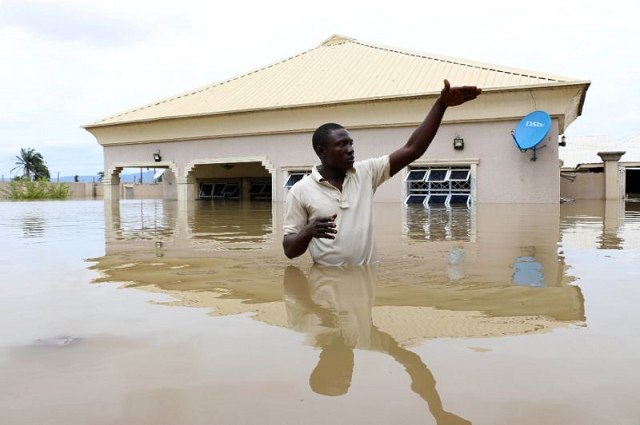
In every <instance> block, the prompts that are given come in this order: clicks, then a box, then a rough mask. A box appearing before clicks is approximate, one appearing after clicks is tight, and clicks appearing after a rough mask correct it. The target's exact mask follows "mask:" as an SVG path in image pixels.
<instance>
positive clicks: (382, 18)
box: [0, 0, 640, 179]
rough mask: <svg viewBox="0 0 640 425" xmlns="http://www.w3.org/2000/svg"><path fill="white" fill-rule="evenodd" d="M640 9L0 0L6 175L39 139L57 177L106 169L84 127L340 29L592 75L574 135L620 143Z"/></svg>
mask: <svg viewBox="0 0 640 425" xmlns="http://www.w3.org/2000/svg"><path fill="white" fill-rule="evenodd" d="M639 15H640V2H638V1H637V0H635V1H626V0H610V1H607V2H602V1H600V2H585V1H583V0H581V1H574V0H568V1H567V0H565V1H548V0H540V1H536V2H517V1H514V0H509V1H503V0H499V1H488V2H478V1H467V0H464V1H451V2H428V1H421V2H414V1H404V0H396V1H393V2H379V4H378V3H374V2H370V1H367V2H364V1H352V2H349V1H344V0H342V1H333V0H326V1H322V2H320V3H317V4H316V3H313V2H311V3H308V4H307V3H306V2H301V1H281V0H272V1H269V2H250V3H249V2H244V1H234V2H212V1H206V2H205V1H196V0H181V1H179V2H176V1H174V0H172V1H163V0H155V1H146V0H144V1H137V0H126V1H123V0H110V1H108V2H106V1H102V0H101V1H93V0H51V1H46V0H0V40H1V41H0V174H2V175H4V178H5V179H7V178H8V177H9V176H10V175H15V174H16V171H14V172H13V173H12V172H11V169H12V168H13V167H14V166H15V156H16V155H18V154H19V152H20V148H33V149H35V150H36V151H38V152H40V153H41V154H42V155H43V156H44V158H45V160H46V162H47V165H48V167H49V170H50V171H51V175H52V177H53V178H54V179H55V176H56V175H57V173H60V175H61V176H66V175H75V174H78V175H95V174H97V173H98V172H99V171H102V169H103V160H102V148H101V147H100V145H98V143H97V142H96V140H95V138H94V137H93V136H92V135H91V134H90V133H88V132H87V131H85V130H84V129H82V128H81V126H82V125H84V124H88V123H90V122H93V121H96V120H98V119H101V118H104V117H107V116H110V115H113V114H115V113H117V112H121V111H124V110H128V109H132V108H135V107H137V106H141V105H143V104H146V103H150V102H152V101H156V100H159V99H163V98H166V97H169V96H172V95H174V94H178V93H181V92H184V91H188V90H191V89H195V88H197V87H201V86H205V85H208V84H211V83H214V82H217V81H220V80H223V79H227V78H230V77H234V76H236V75H239V74H241V73H244V72H247V71H250V70H253V69H255V68H259V67H261V66H263V65H266V64H270V63H273V62H275V61H278V60H281V59H285V58H287V57H290V56H293V55H295V54H298V53H300V52H303V51H306V50H309V49H312V48H314V47H316V46H317V45H319V44H320V43H321V42H322V41H324V40H325V39H326V38H328V37H329V36H331V35H332V34H341V35H344V36H347V37H351V38H355V39H359V40H363V41H369V42H373V43H378V44H385V45H389V46H397V47H401V48H405V49H409V50H416V51H421V52H428V53H436V54H442V55H447V56H453V57H458V58H464V59H471V60H476V61H482V62H489V63H494V64H499V65H506V66H511V67H516V68H524V69H528V70H534V71H540V72H546V73H551V74H557V75H563V76H568V77H572V78H578V79H585V80H590V81H591V87H590V88H589V91H588V93H587V98H586V103H585V107H584V110H583V115H582V116H581V117H579V118H578V120H576V121H575V122H574V123H573V124H572V125H571V126H570V127H569V129H568V130H567V132H566V135H567V139H568V141H569V142H570V140H571V137H575V136H596V135H597V136H604V137H606V138H609V139H610V140H611V141H612V143H618V142H622V141H624V140H627V139H629V138H631V137H632V136H634V135H637V134H640V55H639V54H638V52H639V51H640V49H639V44H640V25H638V24H637V17H638V16H639ZM426 112H427V111H425V114H426Z"/></svg>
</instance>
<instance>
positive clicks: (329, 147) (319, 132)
mask: <svg viewBox="0 0 640 425" xmlns="http://www.w3.org/2000/svg"><path fill="white" fill-rule="evenodd" d="M312 141H313V150H315V151H316V155H318V158H320V161H321V162H322V165H324V166H326V167H329V168H334V169H338V170H342V171H347V170H349V169H350V168H352V167H353V162H354V160H355V151H354V150H353V139H352V138H351V135H350V134H349V132H348V131H347V130H346V129H345V128H344V127H343V126H341V125H340V124H336V123H327V124H323V125H321V126H320V127H318V128H317V129H316V131H315V132H314V133H313V138H312Z"/></svg>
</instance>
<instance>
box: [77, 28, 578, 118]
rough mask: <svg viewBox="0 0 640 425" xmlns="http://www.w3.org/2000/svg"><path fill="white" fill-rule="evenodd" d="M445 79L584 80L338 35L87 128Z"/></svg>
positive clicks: (412, 92)
mask: <svg viewBox="0 0 640 425" xmlns="http://www.w3.org/2000/svg"><path fill="white" fill-rule="evenodd" d="M336 65H339V66H336ZM445 78H447V79H449V81H450V82H451V84H452V85H476V86H478V87H481V88H482V89H483V90H487V89H507V88H510V89H512V88H524V87H531V86H549V85H554V84H558V83H578V82H584V81H581V80H576V79H572V78H568V77H561V76H557V75H551V74H545V73H540V72H534V71H526V70H521V69H515V68H509V67H505V66H500V65H491V64H486V63H481V62H475V61H469V60H465V59H456V58H451V57H446V56H440V55H433V54H428V53H419V52H413V51H409V50H403V49H398V48H394V47H386V46H382V45H377V44H372V43H366V42H363V41H358V40H355V39H351V38H347V37H343V36H339V35H334V36H331V37H330V38H328V39H327V40H325V41H324V42H323V43H322V44H320V45H319V46H318V47H316V48H314V49H311V50H308V51H306V52H303V53H300V54H298V55H296V56H293V57H290V58H288V59H285V60H283V61H280V62H277V63H275V64H272V65H268V66H265V67H263V68H260V69H257V70H254V71H251V72H248V73H246V74H243V75H240V76H238V77H235V78H231V79H228V80H224V81H221V82H218V83H215V84H211V85H209V86H205V87H202V88H199V89H196V90H193V91H189V92H186V93H182V94H180V95H177V96H173V97H170V98H168V99H164V100H161V101H157V102H154V103H151V104H148V105H145V106H141V107H139V108H136V109H132V110H129V111H126V112H122V113H120V114H117V115H114V116H111V117H108V118H104V119H102V120H99V121H96V122H94V123H92V124H89V125H87V126H86V127H96V126H102V125H112V124H120V123H126V122H135V121H150V120H158V119H168V118H179V117H193V116H201V115H217V114H228V113H236V112H246V111H255V110H264V109H286V108H294V107H303V106H314V105H324V104H335V103H348V102H356V101H366V100H377V99H389V98H404V97H412V96H424V95H429V94H435V93H438V92H440V90H441V89H442V81H443V80H444V79H445Z"/></svg>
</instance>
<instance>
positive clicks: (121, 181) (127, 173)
mask: <svg viewBox="0 0 640 425" xmlns="http://www.w3.org/2000/svg"><path fill="white" fill-rule="evenodd" d="M176 175H177V167H176V166H175V165H174V164H172V163H166V162H160V163H156V162H149V163H140V164H137V163H116V164H112V165H111V166H110V167H109V169H108V170H107V172H106V173H105V177H104V179H103V187H102V188H101V190H103V191H104V198H105V199H176V198H177V190H176V186H175V182H176Z"/></svg>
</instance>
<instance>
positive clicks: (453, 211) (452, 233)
mask: <svg viewBox="0 0 640 425" xmlns="http://www.w3.org/2000/svg"><path fill="white" fill-rule="evenodd" d="M404 208H405V214H406V220H405V222H404V225H403V227H404V233H405V234H406V235H407V236H408V237H409V238H410V239H415V240H429V241H445V240H446V241H470V240H471V239H472V238H473V234H474V232H475V229H474V221H473V218H474V214H473V209H472V208H469V207H467V206H462V205H460V206H458V205H452V206H444V205H432V206H430V207H424V206H423V205H422V204H408V205H406V206H404Z"/></svg>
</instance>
